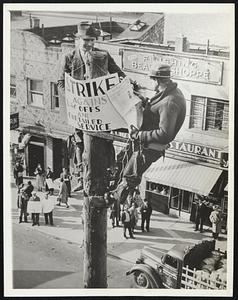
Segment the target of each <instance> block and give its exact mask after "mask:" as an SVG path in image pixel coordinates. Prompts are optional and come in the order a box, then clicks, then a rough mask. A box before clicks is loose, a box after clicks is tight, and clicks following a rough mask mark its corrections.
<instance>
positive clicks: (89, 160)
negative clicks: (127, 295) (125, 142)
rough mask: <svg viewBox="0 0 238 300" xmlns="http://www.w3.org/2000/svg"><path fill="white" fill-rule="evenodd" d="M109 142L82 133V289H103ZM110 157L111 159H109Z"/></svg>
mask: <svg viewBox="0 0 238 300" xmlns="http://www.w3.org/2000/svg"><path fill="white" fill-rule="evenodd" d="M111 147H113V146H112V142H111V141H106V140H104V139H102V138H98V137H95V136H92V135H88V134H84V153H83V161H84V166H85V167H84V287H85V288H107V208H106V202H105V200H104V193H105V192H106V187H107V176H106V170H107V168H108V167H110V164H111V160H112V155H111V154H110V153H112V151H111ZM113 158H114V157H113Z"/></svg>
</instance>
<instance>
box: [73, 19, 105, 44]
mask: <svg viewBox="0 0 238 300" xmlns="http://www.w3.org/2000/svg"><path fill="white" fill-rule="evenodd" d="M99 35H100V31H99V30H97V29H96V28H94V27H93V25H92V23H90V22H88V21H83V22H81V23H79V24H78V32H77V33H76V34H75V37H76V38H81V39H84V40H87V39H88V40H92V39H96V38H97V37H98V36H99Z"/></svg>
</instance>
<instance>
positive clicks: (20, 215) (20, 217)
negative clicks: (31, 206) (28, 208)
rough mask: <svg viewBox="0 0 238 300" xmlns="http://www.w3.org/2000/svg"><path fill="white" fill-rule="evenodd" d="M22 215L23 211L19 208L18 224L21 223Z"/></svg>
mask: <svg viewBox="0 0 238 300" xmlns="http://www.w3.org/2000/svg"><path fill="white" fill-rule="evenodd" d="M22 215H23V211H22V208H21V210H20V214H19V223H22Z"/></svg>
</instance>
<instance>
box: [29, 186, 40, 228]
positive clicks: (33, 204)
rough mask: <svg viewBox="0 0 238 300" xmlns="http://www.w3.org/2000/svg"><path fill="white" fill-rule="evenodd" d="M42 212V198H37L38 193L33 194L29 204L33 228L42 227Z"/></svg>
mask: <svg viewBox="0 0 238 300" xmlns="http://www.w3.org/2000/svg"><path fill="white" fill-rule="evenodd" d="M41 211H42V207H41V201H40V197H39V196H37V194H36V192H35V191H33V192H32V197H31V198H30V199H29V202H28V212H29V213H31V218H32V226H35V225H38V226H40V223H39V219H40V213H41Z"/></svg>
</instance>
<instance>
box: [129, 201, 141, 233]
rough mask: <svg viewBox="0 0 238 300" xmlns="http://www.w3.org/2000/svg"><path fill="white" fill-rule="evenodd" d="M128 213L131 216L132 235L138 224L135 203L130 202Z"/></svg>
mask: <svg viewBox="0 0 238 300" xmlns="http://www.w3.org/2000/svg"><path fill="white" fill-rule="evenodd" d="M129 213H130V215H131V231H132V233H134V231H135V226H136V224H137V222H138V219H139V218H138V212H137V209H136V203H135V202H132V204H131V207H130V208H129Z"/></svg>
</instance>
